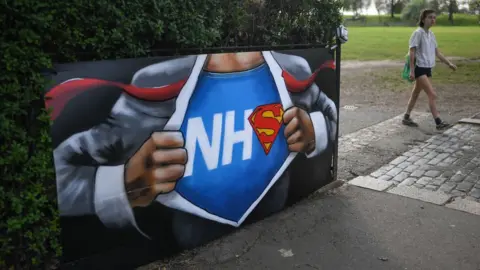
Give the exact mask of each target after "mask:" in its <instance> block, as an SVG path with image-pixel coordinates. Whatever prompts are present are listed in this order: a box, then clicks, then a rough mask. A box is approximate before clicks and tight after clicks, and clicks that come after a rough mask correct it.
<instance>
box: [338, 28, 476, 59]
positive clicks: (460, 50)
mask: <svg viewBox="0 0 480 270" xmlns="http://www.w3.org/2000/svg"><path fill="white" fill-rule="evenodd" d="M414 30H415V27H348V39H349V40H348V42H347V43H346V44H345V45H344V46H343V47H342V59H345V60H385V59H393V60H400V61H402V60H403V59H404V56H405V54H406V53H407V51H408V40H409V39H410V35H411V34H412V32H413V31H414ZM432 30H433V32H434V33H435V36H436V38H437V41H438V45H439V47H440V49H441V50H442V52H443V54H444V55H446V56H460V57H468V58H478V57H480V27H479V26H459V27H455V26H435V27H433V28H432Z"/></svg>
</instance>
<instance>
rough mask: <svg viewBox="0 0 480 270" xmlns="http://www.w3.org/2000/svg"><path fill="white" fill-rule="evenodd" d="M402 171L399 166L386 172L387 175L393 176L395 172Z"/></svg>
mask: <svg viewBox="0 0 480 270" xmlns="http://www.w3.org/2000/svg"><path fill="white" fill-rule="evenodd" d="M401 171H402V169H400V168H393V169H391V170H390V171H388V172H387V175H389V176H392V177H395V176H397V174H399V173H400V172H401Z"/></svg>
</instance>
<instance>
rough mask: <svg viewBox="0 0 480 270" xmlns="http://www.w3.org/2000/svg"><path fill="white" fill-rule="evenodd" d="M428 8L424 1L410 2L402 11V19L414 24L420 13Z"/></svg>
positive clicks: (415, 0) (413, 0) (414, 0)
mask: <svg viewBox="0 0 480 270" xmlns="http://www.w3.org/2000/svg"><path fill="white" fill-rule="evenodd" d="M427 7H428V3H427V1H426V0H412V1H411V2H410V3H408V4H407V5H406V6H405V8H404V9H403V11H402V18H403V19H404V20H408V21H411V22H414V21H416V20H417V19H418V15H419V14H420V12H421V11H422V10H423V9H425V8H427Z"/></svg>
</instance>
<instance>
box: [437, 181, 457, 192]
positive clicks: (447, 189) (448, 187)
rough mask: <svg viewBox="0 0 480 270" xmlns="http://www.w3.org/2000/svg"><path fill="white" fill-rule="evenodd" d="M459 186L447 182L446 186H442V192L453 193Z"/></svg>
mask: <svg viewBox="0 0 480 270" xmlns="http://www.w3.org/2000/svg"><path fill="white" fill-rule="evenodd" d="M456 186H457V185H456V184H455V183H452V182H446V183H445V184H443V185H441V186H440V190H441V191H444V192H447V193H449V192H450V191H452V190H453V189H454V188H455V187H456Z"/></svg>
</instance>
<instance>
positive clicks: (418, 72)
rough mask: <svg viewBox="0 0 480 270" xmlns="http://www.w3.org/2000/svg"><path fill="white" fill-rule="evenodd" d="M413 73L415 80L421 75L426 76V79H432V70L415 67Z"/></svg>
mask: <svg viewBox="0 0 480 270" xmlns="http://www.w3.org/2000/svg"><path fill="white" fill-rule="evenodd" d="M414 72H415V79H416V78H418V77H420V76H423V75H427V77H432V68H424V67H419V66H415V71H414Z"/></svg>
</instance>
